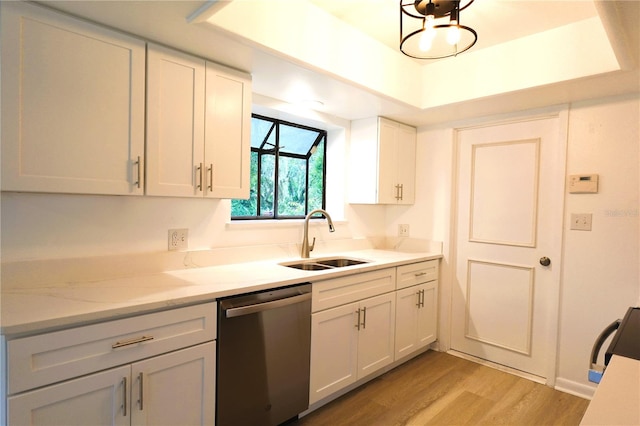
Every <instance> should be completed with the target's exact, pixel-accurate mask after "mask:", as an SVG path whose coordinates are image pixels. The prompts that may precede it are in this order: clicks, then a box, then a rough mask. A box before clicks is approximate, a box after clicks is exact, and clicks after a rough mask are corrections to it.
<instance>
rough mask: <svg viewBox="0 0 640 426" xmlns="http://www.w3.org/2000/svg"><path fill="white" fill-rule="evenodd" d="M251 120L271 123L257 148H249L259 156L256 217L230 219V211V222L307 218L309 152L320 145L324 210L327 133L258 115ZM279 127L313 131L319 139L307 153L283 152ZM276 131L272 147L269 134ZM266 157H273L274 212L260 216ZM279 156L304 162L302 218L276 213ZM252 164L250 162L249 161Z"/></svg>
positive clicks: (310, 154)
mask: <svg viewBox="0 0 640 426" xmlns="http://www.w3.org/2000/svg"><path fill="white" fill-rule="evenodd" d="M251 118H252V119H254V118H257V119H260V120H264V121H268V122H271V128H270V129H269V131H267V132H266V134H265V136H264V138H263V140H262V142H261V143H260V146H258V147H254V146H253V144H252V146H251V153H252V154H253V153H255V154H256V155H257V157H258V159H257V161H258V164H257V183H256V190H255V193H256V214H257V215H256V216H233V209H232V212H231V220H232V221H243V220H290V219H304V218H305V217H306V215H307V214H308V213H309V212H310V211H311V210H310V209H309V184H310V181H309V180H310V159H311V156H312V155H313V153H314V152H315V151H313V150H312V148H313V147H316V149H317V147H318V146H319V145H320V144H322V142H324V143H323V144H322V150H323V152H322V156H323V159H324V161H323V164H322V206H321V208H322V209H325V208H326V198H327V131H326V130H323V129H318V128H316V127H311V126H307V125H303V124H299V123H294V122H291V121H287V120H282V119H278V118H272V117H268V116H265V115H261V114H255V113H254V114H251ZM280 125H285V126H290V127H295V128H299V129H304V130H309V131H313V132H318V136H317V137H316V139H315V140H314V142H313V143H312V144H311V148H310V149H309V151H308V152H307V153H306V154H297V153H291V152H286V151H283V149H284V148H286V147H282V148H281V147H280ZM273 132H275V144H273V143H271V142H269V138H270V137H271V135H272V133H273ZM265 155H273V156H274V159H273V160H274V162H275V164H274V168H275V170H274V175H275V176H274V188H273V191H274V193H273V212H272V215H270V216H261V215H260V211H261V188H262V185H261V178H262V173H261V170H262V156H265ZM280 157H287V158H295V159H300V160H304V161H306V176H305V194H306V196H305V203H304V211H305V213H304V214H303V215H280V214H278V201H279V200H278V197H279V195H278V193H279V180H280V179H279V167H280V161H279V160H280ZM252 161H253V160H252ZM314 208H317V207H314Z"/></svg>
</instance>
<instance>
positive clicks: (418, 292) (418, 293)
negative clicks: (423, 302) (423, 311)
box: [416, 290, 421, 308]
mask: <svg viewBox="0 0 640 426" xmlns="http://www.w3.org/2000/svg"><path fill="white" fill-rule="evenodd" d="M420 294H421V292H420V290H418V291H416V296H418V303H416V306H417V307H418V308H420Z"/></svg>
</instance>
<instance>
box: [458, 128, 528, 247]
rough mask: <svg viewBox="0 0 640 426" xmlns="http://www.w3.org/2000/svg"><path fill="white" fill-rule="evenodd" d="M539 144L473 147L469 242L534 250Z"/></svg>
mask: <svg viewBox="0 0 640 426" xmlns="http://www.w3.org/2000/svg"><path fill="white" fill-rule="evenodd" d="M539 143H540V141H539V140H537V139H532V140H525V141H513V142H506V143H491V144H478V145H473V147H472V153H471V161H472V165H471V167H472V176H471V191H472V198H471V214H470V216H471V223H470V226H469V240H470V241H476V242H487V243H496V244H512V245H522V246H527V247H533V246H535V238H536V212H537V201H538V162H539V161H538V150H539Z"/></svg>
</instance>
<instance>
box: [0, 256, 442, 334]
mask: <svg viewBox="0 0 640 426" xmlns="http://www.w3.org/2000/svg"><path fill="white" fill-rule="evenodd" d="M335 255H336V256H345V257H353V258H357V259H363V260H368V261H369V263H366V264H361V265H355V266H349V267H346V268H336V269H330V270H323V271H304V270H299V269H294V268H288V267H285V266H282V265H279V263H281V262H290V261H294V260H296V259H295V258H280V259H271V260H261V261H254V262H246V263H233V264H228V265H217V266H207V267H200V268H190V269H179V270H172V271H166V272H158V273H149V274H142V275H136V276H129V277H116V278H110V279H95V280H65V281H59V282H58V281H54V282H53V283H47V284H42V283H37V284H34V285H25V284H21V285H19V286H12V285H10V283H9V284H8V285H7V283H5V282H3V289H2V299H1V302H2V310H1V314H2V317H1V326H2V328H1V330H2V334H3V335H5V336H7V337H8V338H12V337H18V336H22V335H28V334H36V333H40V332H45V331H52V330H57V329H61V328H68V327H73V326H80V325H85V324H90V323H94V322H99V321H105V320H110V319H115V318H120V317H125V316H131V315H135V314H141V313H148V312H152V311H157V310H163V309H167V308H171V307H179V306H185V305H189V304H195V303H201V302H206V301H212V300H214V299H217V298H221V297H225V296H230V295H235V294H241V293H247V292H252V291H259V290H266V289H269V288H275V287H280V286H286V285H291V284H297V283H303V282H318V281H322V280H326V279H329V278H337V277H341V276H346V275H351V274H353V273H359V272H367V271H373V270H377V269H382V268H388V267H395V266H399V265H403V264H409V263H415V262H420V261H425V260H431V259H439V258H441V257H442V255H441V254H440V253H436V252H399V251H392V250H377V249H367V250H356V251H346V252H340V253H335ZM312 257H316V256H312ZM322 257H328V256H321V255H319V256H317V258H322ZM34 281H35V280H34Z"/></svg>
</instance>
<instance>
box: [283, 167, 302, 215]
mask: <svg viewBox="0 0 640 426" xmlns="http://www.w3.org/2000/svg"><path fill="white" fill-rule="evenodd" d="M278 167H279V170H278V215H281V216H304V215H305V199H306V192H307V188H306V181H307V161H306V160H302V159H299V158H291V157H285V156H280V161H279V163H278Z"/></svg>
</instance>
